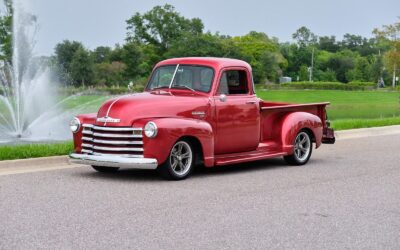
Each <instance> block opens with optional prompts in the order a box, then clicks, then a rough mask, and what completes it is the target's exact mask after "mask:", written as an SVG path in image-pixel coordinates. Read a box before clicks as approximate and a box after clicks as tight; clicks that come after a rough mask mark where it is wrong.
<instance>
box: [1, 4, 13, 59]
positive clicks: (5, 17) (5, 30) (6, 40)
mask: <svg viewBox="0 0 400 250" xmlns="http://www.w3.org/2000/svg"><path fill="white" fill-rule="evenodd" d="M3 3H4V7H5V12H4V13H1V14H2V15H1V16H0V59H2V60H5V61H7V62H9V63H11V61H12V19H13V7H12V0H3Z"/></svg>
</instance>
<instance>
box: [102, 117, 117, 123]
mask: <svg viewBox="0 0 400 250" xmlns="http://www.w3.org/2000/svg"><path fill="white" fill-rule="evenodd" d="M96 121H97V122H109V123H118V122H120V121H121V119H117V118H111V117H109V116H104V117H99V118H97V120H96Z"/></svg>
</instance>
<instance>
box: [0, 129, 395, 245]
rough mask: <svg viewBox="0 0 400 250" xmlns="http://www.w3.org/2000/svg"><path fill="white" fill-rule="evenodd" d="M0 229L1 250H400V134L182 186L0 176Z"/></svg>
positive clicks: (130, 176)
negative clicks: (293, 163) (302, 162)
mask: <svg viewBox="0 0 400 250" xmlns="http://www.w3.org/2000/svg"><path fill="white" fill-rule="evenodd" d="M0 223H1V224H0V249H38V248H41V249H94V248H95V249H128V248H129V249H287V248H290V249H322V248H324V249H343V248H349V249H354V248H367V249H399V248H400V135H389V136H374V137H366V138H355V139H345V140H340V141H338V142H337V143H336V144H335V145H323V146H322V148H321V149H319V150H316V151H314V153H313V157H312V159H311V161H310V162H309V164H308V165H306V166H303V167H289V166H286V165H285V163H284V162H283V161H282V160H280V159H276V160H268V161H260V162H257V163H252V164H242V165H239V166H230V167H224V168H218V169H212V170H202V171H198V172H197V173H195V174H194V175H193V176H192V177H191V178H190V179H187V180H185V181H181V182H171V181H163V180H161V179H160V178H159V177H158V176H157V175H156V173H155V172H152V171H120V172H119V173H117V174H100V173H96V172H94V171H92V169H90V168H87V167H79V168H71V169H59V170H55V171H44V172H34V173H25V174H13V175H2V176H0Z"/></svg>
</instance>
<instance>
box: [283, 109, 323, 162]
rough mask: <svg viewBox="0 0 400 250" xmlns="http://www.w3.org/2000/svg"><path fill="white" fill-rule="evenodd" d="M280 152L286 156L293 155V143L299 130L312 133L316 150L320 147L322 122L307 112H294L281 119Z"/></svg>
mask: <svg viewBox="0 0 400 250" xmlns="http://www.w3.org/2000/svg"><path fill="white" fill-rule="evenodd" d="M281 128H282V132H281V142H282V150H283V151H284V152H285V153H287V154H288V155H291V154H293V142H294V140H295V138H296V135H297V134H298V133H299V131H300V130H302V129H306V130H309V131H311V132H312V136H313V138H314V140H315V145H316V148H318V147H319V146H320V145H321V140H322V129H323V126H322V121H321V118H319V117H318V116H316V115H313V114H310V113H307V112H294V113H290V114H288V115H286V116H284V117H283V118H282V124H281Z"/></svg>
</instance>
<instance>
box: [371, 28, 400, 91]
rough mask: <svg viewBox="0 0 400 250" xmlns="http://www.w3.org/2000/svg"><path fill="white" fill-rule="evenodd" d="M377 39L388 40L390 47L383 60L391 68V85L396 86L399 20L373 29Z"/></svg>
mask: <svg viewBox="0 0 400 250" xmlns="http://www.w3.org/2000/svg"><path fill="white" fill-rule="evenodd" d="M373 33H374V34H375V35H376V37H377V39H381V40H386V41H390V45H391V48H390V50H389V51H387V52H386V53H385V54H384V62H385V64H386V66H387V68H388V69H390V70H392V72H393V78H392V86H393V87H395V86H396V74H397V71H398V70H399V67H400V21H398V22H397V23H394V24H391V25H384V26H383V27H382V29H374V31H373Z"/></svg>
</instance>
